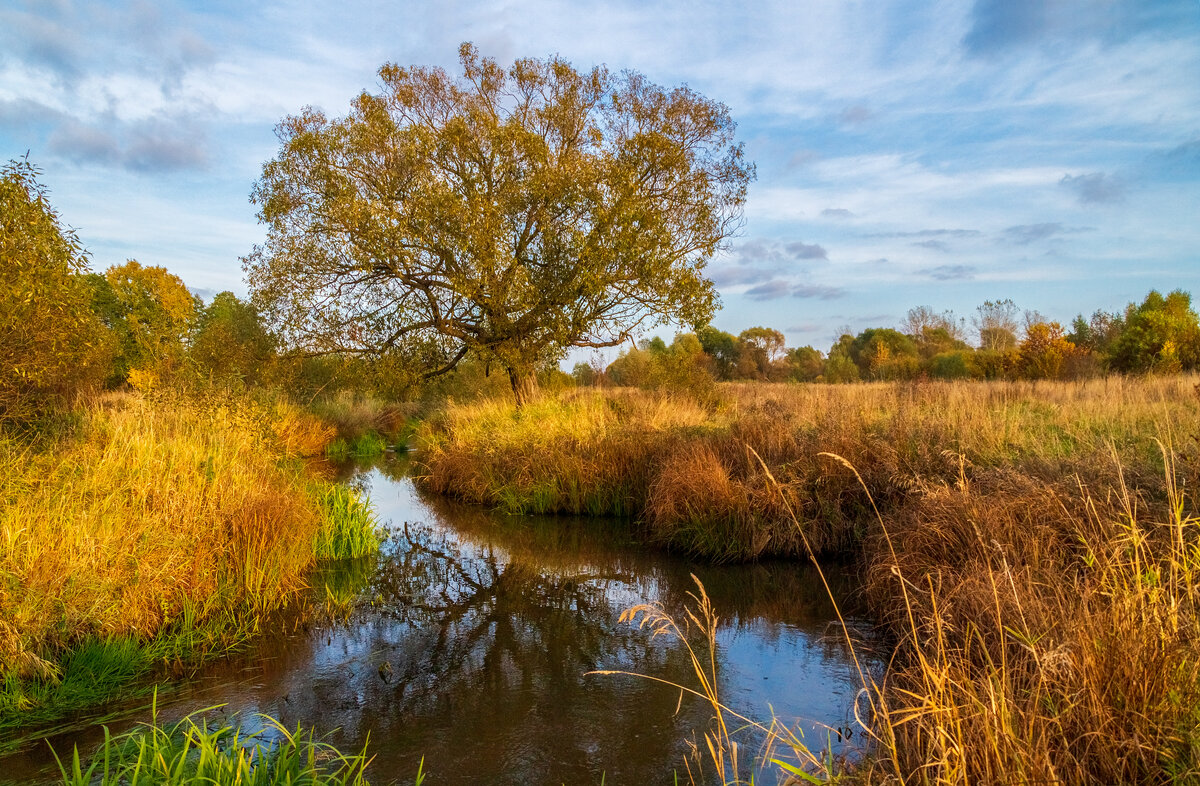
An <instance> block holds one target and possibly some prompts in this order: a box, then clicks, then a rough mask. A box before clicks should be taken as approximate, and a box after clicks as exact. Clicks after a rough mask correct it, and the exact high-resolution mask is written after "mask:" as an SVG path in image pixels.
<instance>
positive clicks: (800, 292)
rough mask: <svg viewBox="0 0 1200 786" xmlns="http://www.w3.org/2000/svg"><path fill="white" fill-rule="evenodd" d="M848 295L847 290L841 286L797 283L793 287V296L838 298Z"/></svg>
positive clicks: (822, 298)
mask: <svg viewBox="0 0 1200 786" xmlns="http://www.w3.org/2000/svg"><path fill="white" fill-rule="evenodd" d="M845 296H846V290H845V289H842V288H841V287H829V286H823V285H821V284H797V285H796V286H795V287H793V288H792V297H796V298H815V299H817V300H837V299H838V298H842V297H845Z"/></svg>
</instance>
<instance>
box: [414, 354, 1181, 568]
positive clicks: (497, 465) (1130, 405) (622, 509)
mask: <svg viewBox="0 0 1200 786" xmlns="http://www.w3.org/2000/svg"><path fill="white" fill-rule="evenodd" d="M1195 386H1196V378H1195V377H1165V378H1151V379H1125V378H1114V379H1110V380H1095V381H1090V382H1082V383H1058V382H1049V383H1048V382H1038V383H1033V382H956V383H925V384H899V385H898V384H890V383H878V384H869V385H838V386H827V385H786V384H775V385H773V384H741V385H726V386H723V387H722V388H721V389H720V393H721V397H722V398H721V401H720V403H718V404H717V405H715V406H711V405H710V406H708V407H704V406H701V405H699V404H697V403H696V402H695V401H693V400H691V399H689V398H687V397H686V396H682V395H678V394H676V395H666V394H659V393H649V392H644V391H635V390H621V389H617V390H608V391H594V390H581V391H570V392H567V393H565V394H562V395H559V396H555V397H546V398H544V399H542V400H540V401H538V402H535V403H533V404H530V405H528V406H526V407H525V408H524V409H522V410H517V409H516V408H515V407H514V406H513V405H512V404H511V403H509V402H507V401H501V400H490V401H482V402H477V403H474V404H467V405H453V404H452V405H450V406H449V407H448V408H447V410H446V411H445V412H444V413H443V414H442V415H441V416H439V417H438V418H435V419H432V420H430V421H428V422H427V423H425V424H424V425H423V426H422V429H421V431H420V432H419V434H418V436H419V445H420V446H421V447H422V448H423V451H422V453H421V455H420V458H419V461H420V462H421V463H422V465H423V466H424V471H425V482H427V483H428V485H429V486H430V487H431V488H432V489H433V490H435V491H437V492H439V493H443V494H449V495H452V496H456V497H459V498H462V499H465V500H467V501H471V502H476V503H482V504H486V505H490V506H494V507H499V508H502V509H504V510H508V511H510V512H527V513H543V512H567V513H590V514H608V515H622V516H635V517H639V518H640V519H641V521H642V522H643V524H644V526H645V527H646V529H647V532H648V533H649V534H650V535H651V536H652V537H654V538H656V539H658V540H661V541H662V542H664V543H667V544H670V545H673V546H676V547H679V548H682V549H685V550H690V551H693V552H697V553H700V554H705V555H708V556H710V557H717V558H725V559H728V558H733V559H744V558H747V557H755V556H760V555H767V554H779V555H791V556H802V555H803V548H802V544H801V541H800V539H799V538H798V537H797V535H796V533H795V531H794V529H793V528H792V527H791V524H790V520H789V518H788V515H787V513H786V508H787V506H789V505H790V506H791V508H792V509H793V510H794V511H795V512H796V515H797V517H798V518H799V519H800V522H801V524H802V526H803V528H804V531H805V534H806V536H807V537H808V538H809V541H810V543H811V544H812V546H813V548H815V549H816V550H817V551H818V552H822V551H836V550H845V549H847V548H851V547H853V546H854V545H855V544H856V543H857V542H858V541H859V540H861V537H862V535H863V534H864V533H865V531H866V528H867V527H868V526H869V525H870V521H871V515H870V505H869V504H868V501H867V498H866V494H865V493H863V491H862V489H860V488H859V487H858V484H857V483H856V482H855V481H854V479H853V477H852V474H851V473H849V472H847V471H846V470H845V469H844V468H842V467H840V466H838V465H836V464H834V463H831V462H830V461H828V460H827V459H822V458H820V454H821V453H822V452H832V453H837V454H839V455H842V456H845V457H846V458H847V459H848V460H849V461H851V462H852V463H853V464H854V466H855V467H857V468H858V470H859V472H860V473H862V475H863V476H864V477H865V478H866V479H867V481H868V486H869V488H870V489H871V492H872V493H873V494H874V495H875V499H876V501H877V502H878V503H879V504H880V506H881V507H882V508H884V509H885V510H890V509H892V508H893V507H896V506H900V505H903V504H904V503H905V501H906V500H908V499H910V498H914V497H919V496H920V495H921V494H923V493H924V491H925V489H926V488H927V487H930V485H931V484H932V486H937V485H939V484H943V483H946V482H949V481H952V480H953V479H954V478H955V477H956V476H957V475H958V474H959V470H960V463H961V464H962V465H963V466H964V467H965V468H966V471H967V472H968V474H973V473H975V472H979V471H993V470H1000V469H1002V468H1007V469H1010V470H1013V471H1016V472H1019V473H1022V474H1025V475H1028V476H1030V477H1033V478H1036V479H1042V480H1047V481H1053V480H1058V479H1062V478H1065V477H1071V476H1074V475H1078V476H1080V477H1081V478H1083V479H1085V480H1095V481H1101V482H1109V481H1111V480H1112V475H1113V470H1112V467H1113V462H1112V460H1111V451H1112V450H1113V449H1115V450H1116V452H1117V454H1118V455H1119V457H1120V459H1121V461H1122V463H1123V465H1124V467H1125V472H1126V474H1127V475H1129V476H1131V480H1132V481H1133V482H1134V484H1135V485H1137V484H1138V483H1141V482H1143V481H1146V482H1153V479H1154V478H1156V477H1158V476H1159V475H1160V474H1161V471H1160V468H1161V463H1162V462H1161V457H1160V456H1159V453H1158V448H1157V447H1156V445H1155V443H1154V436H1155V435H1159V434H1163V435H1177V436H1178V439H1179V440H1183V441H1187V440H1191V442H1189V443H1188V444H1189V445H1194V444H1195V439H1196V438H1195V435H1196V434H1198V433H1200V410H1198V408H1197V406H1196V403H1197V397H1196V393H1195ZM749 449H753V450H754V451H755V452H757V453H758V454H759V455H760V456H762V457H763V459H764V460H765V461H766V464H767V468H769V470H770V471H771V472H772V473H773V474H774V476H775V478H776V479H777V480H778V484H769V483H766V482H765V476H764V467H762V466H761V465H760V464H759V463H758V461H757V460H756V459H754V458H752V457H751V455H750V452H749ZM1180 449H1181V450H1182V451H1183V453H1184V454H1187V451H1188V450H1190V449H1191V448H1189V447H1187V446H1185V445H1183V444H1182V443H1181V445H1180ZM960 457H961V460H960ZM1184 473H1185V475H1187V476H1188V482H1189V483H1192V484H1195V483H1198V482H1200V468H1197V467H1196V465H1195V464H1191V465H1189V467H1188V468H1186V469H1185V470H1184ZM699 477H703V478H705V479H706V480H704V481H701V480H699V479H698V478H699ZM785 502H786V503H787V504H786V505H785V504H784V503H785Z"/></svg>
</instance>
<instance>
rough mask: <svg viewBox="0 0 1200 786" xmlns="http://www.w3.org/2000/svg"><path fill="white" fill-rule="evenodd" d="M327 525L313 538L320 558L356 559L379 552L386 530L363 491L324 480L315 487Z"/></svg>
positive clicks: (315, 493)
mask: <svg viewBox="0 0 1200 786" xmlns="http://www.w3.org/2000/svg"><path fill="white" fill-rule="evenodd" d="M313 491H314V496H315V497H316V499H317V503H318V505H319V506H320V508H321V512H322V515H323V517H324V521H325V524H324V526H322V527H321V528H320V529H319V530H317V534H316V536H315V538H314V539H313V553H314V554H315V555H316V558H317V559H353V558H355V557H363V556H366V555H367V554H372V553H374V552H376V551H378V550H379V545H380V543H381V542H382V531H381V530H380V527H379V521H378V520H377V519H376V517H375V512H374V511H373V510H372V509H371V505H370V503H369V502H366V501H364V500H363V499H361V497H360V496H359V492H357V491H356V490H354V489H352V488H350V487H348V486H343V485H341V484H336V483H327V482H324V481H320V482H319V483H318V484H317V485H315V486H314V488H313Z"/></svg>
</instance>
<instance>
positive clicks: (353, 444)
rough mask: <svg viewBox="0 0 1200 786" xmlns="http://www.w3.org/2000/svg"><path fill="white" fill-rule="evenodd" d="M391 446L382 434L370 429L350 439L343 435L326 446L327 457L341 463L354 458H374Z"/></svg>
mask: <svg viewBox="0 0 1200 786" xmlns="http://www.w3.org/2000/svg"><path fill="white" fill-rule="evenodd" d="M389 447H391V446H390V445H389V444H388V442H387V440H386V439H384V437H383V436H382V435H381V434H379V433H378V432H375V431H368V432H367V433H365V434H362V435H360V436H358V437H355V438H354V439H352V440H350V441H347V440H345V439H343V438H341V437H339V438H337V439H335V440H334V441H333V442H331V443H329V446H328V447H327V448H325V457H326V458H328V459H329V460H330V461H335V462H339V463H341V462H346V461H350V460H352V459H360V460H361V459H374V458H379V457H380V456H382V455H383V454H384V453H386V452H387V450H388V448H389Z"/></svg>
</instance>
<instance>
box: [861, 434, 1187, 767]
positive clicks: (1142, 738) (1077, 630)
mask: <svg viewBox="0 0 1200 786" xmlns="http://www.w3.org/2000/svg"><path fill="white" fill-rule="evenodd" d="M1163 455H1164V457H1165V461H1164V465H1165V466H1164V469H1163V476H1162V477H1161V478H1160V479H1159V481H1158V482H1157V483H1155V484H1152V485H1145V486H1137V487H1135V486H1132V485H1130V484H1129V482H1128V480H1127V479H1126V478H1123V477H1122V474H1123V473H1122V472H1121V467H1120V465H1119V464H1117V463H1113V465H1112V466H1113V469H1114V477H1115V481H1114V482H1113V483H1112V485H1104V486H1096V485H1085V484H1083V483H1082V482H1080V481H1079V480H1078V478H1073V479H1063V480H1062V481H1060V482H1058V483H1053V484H1051V483H1046V482H1045V481H1042V480H1033V479H1031V478H1028V477H1022V476H1019V475H1014V474H1011V473H995V474H992V475H988V476H986V477H983V478H979V479H977V480H975V481H968V480H967V479H966V478H965V477H963V478H961V479H960V480H959V481H958V482H957V483H954V484H948V485H945V486H943V487H941V488H937V489H931V490H930V491H929V492H928V493H927V494H925V495H923V497H922V498H921V499H920V500H917V501H915V502H914V503H913V504H912V505H910V506H908V507H906V508H905V509H904V510H902V511H899V512H898V513H897V515H896V516H895V517H894V518H893V519H892V520H890V521H888V522H886V524H885V526H883V527H881V528H880V530H879V531H878V532H877V533H875V534H874V535H873V536H872V538H871V540H870V541H869V543H868V544H867V547H866V554H867V562H868V594H869V597H870V598H871V601H872V604H873V605H874V607H875V608H876V611H877V614H878V615H879V618H880V620H881V623H882V624H883V625H884V626H885V627H886V629H887V630H889V631H891V632H892V633H893V634H894V635H895V637H896V640H897V642H898V644H897V650H896V655H895V659H894V661H893V664H892V668H891V669H890V670H889V672H888V674H887V677H886V679H885V680H884V681H883V682H882V683H881V684H880V685H879V686H876V696H877V702H876V715H875V719H874V723H873V724H872V731H873V733H874V734H875V737H876V739H877V741H878V743H879V744H878V746H877V748H876V750H875V752H874V755H872V756H871V757H869V758H868V759H867V763H866V765H865V766H864V768H863V771H862V772H861V773H860V775H861V777H862V778H863V779H864V780H868V781H872V782H877V781H884V782H886V781H894V782H903V783H939V784H969V783H1064V784H1087V783H1168V782H1170V783H1175V782H1178V783H1194V782H1198V781H1200V614H1198V612H1200V507H1198V506H1197V503H1196V500H1195V499H1194V498H1192V497H1191V496H1190V495H1189V494H1188V493H1185V491H1184V488H1183V486H1182V480H1183V475H1184V473H1183V472H1182V471H1181V470H1182V467H1181V465H1180V464H1178V463H1177V462H1176V460H1175V457H1174V454H1173V453H1172V452H1171V451H1170V450H1169V449H1167V448H1164V452H1163ZM1113 461H1114V462H1115V459H1114V460H1113Z"/></svg>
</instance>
